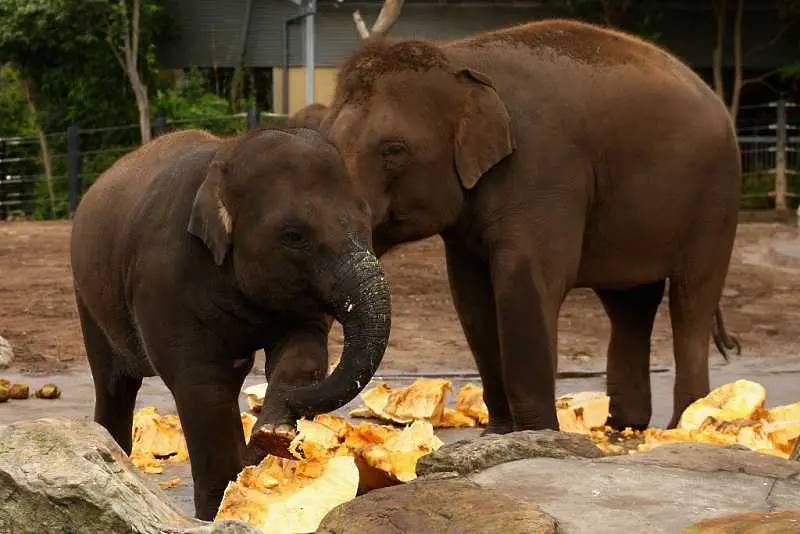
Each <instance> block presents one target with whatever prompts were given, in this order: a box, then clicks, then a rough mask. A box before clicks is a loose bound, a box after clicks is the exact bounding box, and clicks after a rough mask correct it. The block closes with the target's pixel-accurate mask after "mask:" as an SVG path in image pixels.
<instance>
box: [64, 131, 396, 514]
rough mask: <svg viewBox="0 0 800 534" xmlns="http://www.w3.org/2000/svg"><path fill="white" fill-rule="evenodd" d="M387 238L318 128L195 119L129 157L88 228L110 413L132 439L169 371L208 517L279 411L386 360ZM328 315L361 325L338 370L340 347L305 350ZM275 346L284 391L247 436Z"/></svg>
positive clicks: (88, 213)
mask: <svg viewBox="0 0 800 534" xmlns="http://www.w3.org/2000/svg"><path fill="white" fill-rule="evenodd" d="M370 247H371V244H370V229H369V210H368V208H367V206H366V203H365V202H364V201H363V200H361V199H359V198H358V197H357V196H356V195H355V193H354V190H353V187H352V186H351V184H350V182H349V180H348V177H347V173H346V169H345V166H344V162H343V161H342V158H341V155H340V154H339V153H338V152H337V151H336V149H335V148H334V147H333V146H332V145H331V144H329V143H328V142H326V141H325V140H324V139H323V138H322V137H321V136H320V134H319V133H318V132H315V131H313V130H307V129H288V130H281V129H274V128H266V129H260V130H256V131H250V132H247V133H244V134H241V135H239V136H237V137H233V138H230V139H226V140H222V139H219V138H217V137H214V136H212V135H210V134H208V133H205V132H202V131H197V130H188V131H182V132H177V133H172V134H168V135H165V136H163V137H160V138H157V139H156V140H154V141H152V142H151V143H148V144H146V145H144V146H143V147H141V148H140V149H138V150H136V151H135V152H133V153H131V154H129V155H127V156H125V157H123V158H122V159H120V160H119V161H118V162H117V163H115V164H114V166H112V167H111V168H110V169H109V170H108V171H106V172H105V173H104V175H103V176H101V177H100V178H99V179H98V180H97V182H96V183H95V184H94V185H92V187H91V188H90V189H89V190H88V192H87V193H86V195H85V196H84V198H83V200H82V202H81V204H80V207H79V208H78V210H77V212H76V214H75V220H74V226H73V231H72V254H71V255H72V269H73V277H74V285H75V294H76V298H77V305H78V311H79V314H80V321H81V327H82V330H83V336H84V341H85V344H86V351H87V354H88V358H89V363H90V366H91V370H92V376H93V379H94V383H95V389H96V404H95V414H94V418H95V421H97V422H98V423H100V424H101V425H103V426H104V427H105V428H107V429H108V431H109V432H110V433H111V435H112V436H113V437H114V439H115V440H116V441H117V443H119V445H120V446H121V447H122V448H123V449H124V450H125V452H127V453H130V451H131V424H132V416H133V410H134V403H135V400H136V395H137V392H138V390H139V387H140V386H141V383H142V377H145V376H153V375H155V374H158V375H159V376H160V377H161V378H162V379H163V380H164V382H165V383H166V385H167V386H168V387H169V389H170V391H171V392H172V394H173V396H174V398H175V402H176V405H177V409H178V415H179V417H180V420H181V424H182V426H183V429H184V431H185V434H186V440H187V445H188V448H189V455H190V459H191V465H192V475H193V477H194V483H195V486H194V489H195V494H194V495H195V507H196V514H197V517H199V518H201V519H211V518H213V516H214V515H215V513H216V510H217V507H218V506H219V502H220V500H221V497H222V493H223V491H224V489H225V486H226V484H227V483H228V481H229V480H231V479H233V478H235V476H236V474H237V473H238V472H239V471H240V470H241V468H242V467H243V465H244V464H245V463H246V462H247V463H253V462H256V461H258V460H259V459H261V458H262V457H263V456H264V455H265V451H264V450H263V448H262V447H263V444H264V443H267V442H269V441H270V440H269V438H270V437H271V436H270V435H269V433H270V431H271V430H272V429H275V428H276V425H278V426H277V428H278V429H280V426H279V425H280V424H281V423H287V424H291V426H294V421H295V420H296V419H297V418H298V417H299V416H303V415H305V416H311V415H314V414H317V413H323V412H328V411H331V410H335V409H337V408H338V407H340V406H342V405H343V404H345V403H347V402H349V401H350V400H351V399H353V398H354V397H355V396H356V395H357V394H358V393H359V392H360V391H361V390H362V389H363V388H364V387H365V386H366V385H367V383H368V382H369V380H370V378H371V377H372V375H373V374H374V372H375V370H376V368H377V367H378V365H379V363H380V362H381V358H382V357H383V353H384V350H385V348H386V344H387V340H388V336H389V329H390V298H389V291H388V287H387V284H386V282H385V280H384V274H383V271H382V269H381V266H380V264H379V263H378V261H377V259H376V258H375V256H374V255H373V253H372V252H371V251H370ZM326 314H330V315H332V316H333V317H335V318H336V319H337V320H338V321H339V322H340V323H341V324H342V325H343V328H344V333H345V347H344V352H343V354H342V358H341V362H340V363H339V365H338V367H337V368H336V370H335V371H334V372H333V373H332V374H331V375H330V376H329V377H328V378H324V377H325V374H326V366H327V352H326V351H325V349H324V348H317V349H314V350H311V351H310V352H309V351H306V350H303V349H305V348H307V346H308V345H310V346H311V347H312V349H313V347H319V345H320V342H319V340H324V338H325V334H326V331H327V327H328V321H327V320H326ZM307 340H313V342H312V343H307ZM286 347H288V348H286ZM261 348H264V349H266V351H267V356H268V361H269V367H270V387H269V392H268V395H267V397H268V398H267V401H266V402H267V404H269V406H270V408H269V409H268V410H264V411H263V412H262V414H261V416H260V417H259V421H258V423H257V425H256V429H255V430H254V432H253V436H252V439H251V442H250V445H249V447H248V449H247V450H246V449H245V439H244V433H243V431H242V424H241V421H240V417H239V407H238V396H239V393H240V389H241V386H242V382H243V380H244V378H245V376H246V374H247V373H248V372H249V371H250V369H251V368H252V364H253V355H254V352H255V351H256V350H258V349H261ZM297 349H300V350H297ZM275 377H277V379H276V380H273V378H275ZM323 378H324V380H323Z"/></svg>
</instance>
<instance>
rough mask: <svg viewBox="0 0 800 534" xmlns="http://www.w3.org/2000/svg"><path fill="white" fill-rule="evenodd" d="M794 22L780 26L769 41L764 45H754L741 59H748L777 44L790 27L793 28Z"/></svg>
mask: <svg viewBox="0 0 800 534" xmlns="http://www.w3.org/2000/svg"><path fill="white" fill-rule="evenodd" d="M795 22H796V21H790V22H787V23H786V24H784V25H783V26H781V29H780V30H778V32H777V33H776V34H775V35H774V36H773V37H772V39H770V40H769V41H767V42H766V43H762V44H760V45H756V46H754V47H752V48H750V49H749V50H748V51H747V52H745V53H744V56H743V57H749V56H751V55H752V54H755V53H756V52H761V51H762V50H766V49H768V48H771V47H772V45H774V44H775V43H777V42H778V41H779V40H780V39H781V38H782V37H783V36H784V35H785V34H786V32H787V31H789V30H790V29H791V28H792V27H794V25H795Z"/></svg>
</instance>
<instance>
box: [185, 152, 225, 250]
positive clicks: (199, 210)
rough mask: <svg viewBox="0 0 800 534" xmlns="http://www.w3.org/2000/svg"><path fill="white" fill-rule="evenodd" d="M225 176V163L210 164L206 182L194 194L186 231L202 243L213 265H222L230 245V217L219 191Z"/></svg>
mask: <svg viewBox="0 0 800 534" xmlns="http://www.w3.org/2000/svg"><path fill="white" fill-rule="evenodd" d="M224 173H225V167H224V163H223V162H221V161H218V160H214V161H212V162H211V165H210V166H209V168H208V173H207V174H206V178H205V180H203V183H202V184H201V185H200V189H198V190H197V194H196V195H195V197H194V204H193V205H192V214H191V216H190V217H189V226H188V227H187V230H188V231H189V233H190V234H192V235H195V236H197V237H199V238H200V239H202V240H203V243H205V244H206V246H207V247H208V249H209V250H210V251H211V254H213V256H214V263H216V264H217V265H222V262H223V261H225V254H226V253H227V252H228V247H229V246H230V242H231V226H232V222H231V215H230V213H229V212H228V210H227V208H226V207H225V204H223V203H222V197H221V196H220V187H221V185H222V177H223V175H224Z"/></svg>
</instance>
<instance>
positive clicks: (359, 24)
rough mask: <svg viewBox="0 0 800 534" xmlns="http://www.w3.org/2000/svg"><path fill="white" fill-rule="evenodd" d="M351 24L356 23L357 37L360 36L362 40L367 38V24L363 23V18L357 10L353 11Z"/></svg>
mask: <svg viewBox="0 0 800 534" xmlns="http://www.w3.org/2000/svg"><path fill="white" fill-rule="evenodd" d="M353 22H355V23H356V31H358V35H359V36H361V38H362V39H366V38H367V37H369V28H367V23H366V22H364V17H362V16H361V13H360V12H359V11H358V10H357V9H356V10H355V11H353Z"/></svg>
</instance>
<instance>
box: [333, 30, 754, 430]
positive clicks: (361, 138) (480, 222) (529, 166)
mask: <svg viewBox="0 0 800 534" xmlns="http://www.w3.org/2000/svg"><path fill="white" fill-rule="evenodd" d="M321 130H322V131H323V133H325V134H326V135H328V136H329V138H330V139H332V140H333V142H334V143H335V144H336V145H337V146H338V148H339V149H340V151H341V152H342V153H343V155H344V159H345V162H346V164H347V166H348V170H349V171H350V175H351V178H352V179H353V180H354V182H355V184H356V186H357V188H358V189H359V191H361V193H362V194H363V195H364V196H365V198H366V199H367V200H368V202H369V204H370V207H371V209H372V224H373V242H374V246H375V250H376V253H377V254H378V255H379V256H380V254H382V253H383V252H385V251H386V250H388V249H390V248H391V247H392V246H394V245H397V244H399V243H405V242H409V241H413V240H418V239H421V238H425V237H428V236H432V235H435V234H439V235H441V237H442V238H443V240H444V243H445V249H446V259H447V268H448V274H449V280H450V284H451V288H452V292H453V298H454V302H455V306H456V309H457V312H458V316H459V318H460V321H461V324H462V325H463V328H464V331H465V334H466V338H467V341H468V344H469V346H470V348H471V351H472V353H473V355H474V357H475V361H476V364H477V367H478V370H479V372H480V375H481V379H482V382H483V387H484V399H485V401H486V404H487V406H488V408H489V414H490V422H489V425H488V428H487V430H486V432H497V433H502V432H508V431H512V430H523V429H542V428H553V429H555V428H558V426H557V425H558V422H557V418H556V412H555V408H554V402H553V399H554V394H555V376H554V375H555V371H556V367H557V350H556V349H557V331H556V330H557V318H558V314H559V309H560V307H561V305H562V303H563V301H564V299H565V296H566V295H567V293H568V292H569V291H570V290H571V289H572V288H579V287H583V288H591V289H593V290H594V291H595V292H596V294H597V295H598V297H599V298H600V300H601V301H602V304H603V306H604V308H605V311H606V312H607V314H608V316H609V318H610V320H611V326H612V332H611V339H610V343H609V346H608V363H607V391H608V394H609V395H610V397H611V417H610V420H609V423H610V424H611V425H613V426H614V427H625V426H630V427H634V428H642V427H645V426H647V425H648V423H649V420H650V417H651V411H652V408H651V395H650V378H649V359H650V338H651V333H652V328H653V321H654V317H655V314H656V309H657V307H658V306H659V303H660V302H661V300H662V297H663V295H664V292H665V285H666V280H669V306H670V316H671V320H672V330H673V335H674V357H675V367H676V378H675V384H674V411H673V414H672V419H671V421H670V423H669V424H670V426H674V425H675V424H676V423H677V420H678V418H679V416H680V415H681V413H682V411H683V409H684V408H685V407H686V406H687V405H688V404H689V403H691V402H692V401H694V400H695V399H697V398H699V397H701V396H703V395H705V394H707V393H708V391H709V369H708V351H709V334H710V329H711V327H712V316H715V317H716V320H717V322H718V327H719V326H721V325H722V317H721V315H720V313H719V310H718V303H719V300H720V297H721V292H722V289H723V285H724V281H725V277H726V274H727V270H728V265H729V261H730V256H731V251H732V246H733V241H734V235H735V232H736V225H737V218H738V206H739V198H740V182H741V168H740V159H739V151H738V147H737V141H736V135H735V131H734V128H733V125H732V124H731V120H730V117H729V115H728V113H727V111H726V109H725V107H724V105H723V103H722V102H721V101H720V100H719V99H718V98H717V97H716V96H715V94H714V93H713V92H712V91H711V90H710V89H709V87H708V86H707V85H706V84H705V83H704V82H703V80H702V79H700V78H699V77H698V76H697V75H696V74H695V73H694V72H692V70H690V69H689V68H688V67H687V66H686V65H684V64H683V63H681V62H680V61H678V60H677V59H676V58H675V57H673V56H672V55H670V54H668V53H667V52H665V51H664V50H661V49H659V48H657V47H656V46H653V45H651V44H649V43H646V42H644V41H642V40H640V39H638V38H636V37H632V36H629V35H626V34H623V33H619V32H616V31H611V30H607V29H602V28H599V27H597V26H594V25H590V24H585V23H580V22H576V21H569V20H545V21H538V22H533V23H529V24H524V25H519V26H516V27H511V28H506V29H502V30H498V31H492V32H487V33H481V34H478V35H475V36H473V37H470V38H465V39H462V40H457V41H452V42H448V43H444V44H434V43H432V42H427V41H422V40H411V39H403V40H388V39H386V38H381V37H380V36H378V37H376V38H370V40H369V41H368V42H366V43H365V44H364V45H363V47H362V48H360V49H359V50H357V51H356V52H354V53H353V55H351V56H350V57H349V58H347V59H346V60H345V61H344V62H343V64H342V65H341V68H340V72H339V75H338V81H337V87H336V91H335V94H334V97H333V101H332V103H331V106H330V111H329V112H328V114H327V115H326V117H325V119H324V121H323V123H322V125H321ZM718 330H719V331H720V335H724V329H723V328H718ZM725 341H726V344H727V345H731V343H730V341H731V340H730V339H729V338H728V337H727V336H726V335H725ZM723 351H724V349H723Z"/></svg>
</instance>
